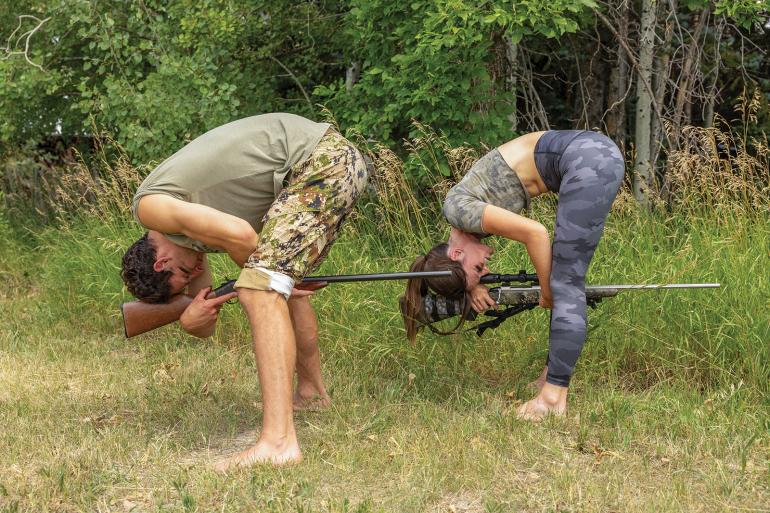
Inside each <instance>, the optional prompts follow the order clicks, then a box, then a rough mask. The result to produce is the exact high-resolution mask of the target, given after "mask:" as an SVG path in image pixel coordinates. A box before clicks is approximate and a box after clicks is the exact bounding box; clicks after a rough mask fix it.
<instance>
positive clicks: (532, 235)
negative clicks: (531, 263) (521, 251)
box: [524, 223, 550, 244]
mask: <svg viewBox="0 0 770 513" xmlns="http://www.w3.org/2000/svg"><path fill="white" fill-rule="evenodd" d="M544 241H545V242H548V241H550V236H549V235H548V228H546V227H545V226H543V225H542V224H540V223H538V224H537V226H532V227H530V228H529V229H528V230H527V234H526V240H525V241H524V242H525V243H526V244H538V243H542V242H544Z"/></svg>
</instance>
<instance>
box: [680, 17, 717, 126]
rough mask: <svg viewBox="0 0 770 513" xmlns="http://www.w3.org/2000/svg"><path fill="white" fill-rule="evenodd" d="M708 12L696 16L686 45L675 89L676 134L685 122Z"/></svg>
mask: <svg viewBox="0 0 770 513" xmlns="http://www.w3.org/2000/svg"><path fill="white" fill-rule="evenodd" d="M709 12H710V11H709V8H708V7H706V8H705V9H703V10H702V11H701V12H700V14H699V15H698V18H697V21H696V22H695V29H694V30H693V34H692V40H691V41H690V44H689V45H687V50H686V53H685V57H684V62H683V63H682V74H681V77H682V78H681V80H680V82H679V84H678V87H677V92H676V103H675V106H674V116H673V126H674V130H676V131H677V134H678V133H679V132H681V127H682V125H683V124H684V123H685V121H686V117H685V114H686V111H685V107H686V106H687V104H689V100H690V88H691V87H692V82H694V76H693V75H694V74H695V73H696V71H697V69H694V67H693V66H694V65H695V62H696V60H697V57H698V55H699V54H700V38H701V35H702V34H703V30H704V29H705V28H706V20H708V17H709Z"/></svg>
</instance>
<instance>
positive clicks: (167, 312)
mask: <svg viewBox="0 0 770 513" xmlns="http://www.w3.org/2000/svg"><path fill="white" fill-rule="evenodd" d="M450 274H452V273H451V272H450V271H425V272H414V273H382V274H348V275H337V276H309V277H307V278H305V279H303V280H302V283H319V282H326V283H346V282H360V281H381V280H406V279H409V278H436V277H439V276H449V275H450ZM234 285H235V280H229V281H226V282H225V283H223V284H222V285H220V286H219V287H217V288H215V289H214V290H212V291H211V292H209V293H208V295H207V296H206V299H214V298H217V297H222V296H224V295H226V294H230V293H231V292H235V287H234ZM192 299H193V298H191V297H190V296H186V295H184V294H178V295H176V296H174V297H172V298H171V300H170V301H169V302H168V303H145V302H143V301H130V302H128V303H123V304H122V305H120V311H121V313H122V314H123V332H124V333H125V335H126V338H131V337H134V336H136V335H141V334H142V333H146V332H148V331H152V330H154V329H156V328H160V327H161V326H165V325H166V324H171V323H172V322H174V321H178V320H179V318H180V317H181V316H182V313H184V311H185V309H186V308H187V307H188V306H189V305H190V303H191V302H192Z"/></svg>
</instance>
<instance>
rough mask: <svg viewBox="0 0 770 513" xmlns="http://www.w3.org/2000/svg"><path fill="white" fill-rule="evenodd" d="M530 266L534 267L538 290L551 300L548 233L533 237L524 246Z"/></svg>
mask: <svg viewBox="0 0 770 513" xmlns="http://www.w3.org/2000/svg"><path fill="white" fill-rule="evenodd" d="M525 246H526V248H527V253H528V254H529V258H530V260H532V265H533V266H534V267H535V272H536V273H537V279H538V281H539V282H540V290H541V293H542V295H543V296H544V297H546V298H548V299H550V298H551V240H550V238H549V237H548V232H547V231H545V230H544V231H543V232H541V233H538V234H536V235H533V236H532V237H531V238H530V239H529V240H527V242H526V244H525Z"/></svg>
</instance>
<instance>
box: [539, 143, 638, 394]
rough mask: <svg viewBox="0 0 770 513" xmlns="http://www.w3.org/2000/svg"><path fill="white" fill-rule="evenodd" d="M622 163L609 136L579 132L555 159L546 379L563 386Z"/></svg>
mask: <svg viewBox="0 0 770 513" xmlns="http://www.w3.org/2000/svg"><path fill="white" fill-rule="evenodd" d="M624 171H625V166H624V162H623V156H622V155H621V153H620V150H618V147H617V146H616V145H615V143H614V142H612V140H610V139H609V138H607V137H605V136H603V135H601V134H598V133H596V132H584V133H582V134H580V135H579V136H578V137H576V138H575V139H573V140H572V142H570V143H569V144H568V145H567V146H566V148H565V149H564V152H563V153H562V154H561V157H560V161H559V172H560V173H561V184H560V187H559V207H558V210H557V211H556V226H555V229H554V239H553V260H552V264H551V292H552V294H553V310H552V311H551V330H550V348H549V353H548V375H547V379H546V380H547V382H548V383H551V384H553V385H559V386H568V385H569V381H570V377H571V376H572V373H573V371H574V369H575V364H576V363H577V360H578V358H579V357H580V352H581V351H582V350H583V344H584V343H585V339H586V294H585V276H586V271H587V270H588V265H589V264H590V263H591V259H592V258H593V255H594V250H596V246H597V244H598V243H599V239H600V238H601V236H602V230H603V229H604V220H605V218H606V217H607V213H608V212H609V210H610V206H611V205H612V202H613V200H614V199H615V196H616V195H617V193H618V189H619V188H620V184H621V182H622V181H623V174H624Z"/></svg>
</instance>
